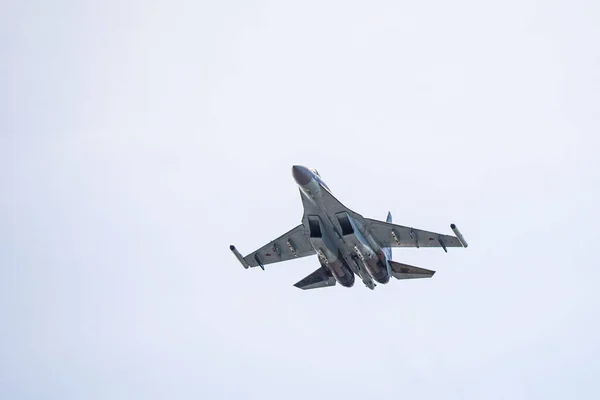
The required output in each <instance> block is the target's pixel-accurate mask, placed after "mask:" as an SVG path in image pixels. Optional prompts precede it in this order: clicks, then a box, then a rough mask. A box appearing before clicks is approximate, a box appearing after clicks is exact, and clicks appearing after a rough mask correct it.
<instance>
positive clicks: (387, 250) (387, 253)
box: [381, 211, 392, 260]
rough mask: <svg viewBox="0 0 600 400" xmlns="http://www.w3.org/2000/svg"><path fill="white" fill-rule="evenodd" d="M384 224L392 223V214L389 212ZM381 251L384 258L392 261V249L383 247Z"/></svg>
mask: <svg viewBox="0 0 600 400" xmlns="http://www.w3.org/2000/svg"><path fill="white" fill-rule="evenodd" d="M385 222H387V223H388V224H391V223H392V213H391V212H389V211H388V214H387V218H386V219H385ZM381 250H382V251H383V254H385V256H386V258H387V259H388V260H391V259H392V248H391V247H383V248H382V249H381Z"/></svg>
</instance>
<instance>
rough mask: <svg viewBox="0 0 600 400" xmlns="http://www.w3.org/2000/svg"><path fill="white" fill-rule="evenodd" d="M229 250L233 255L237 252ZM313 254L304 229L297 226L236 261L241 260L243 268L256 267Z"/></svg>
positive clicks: (302, 226) (313, 251) (233, 249)
mask: <svg viewBox="0 0 600 400" xmlns="http://www.w3.org/2000/svg"><path fill="white" fill-rule="evenodd" d="M231 250H232V251H234V254H235V252H237V250H236V249H235V248H234V247H233V246H232V248H231ZM238 254H239V253H238ZM313 254H316V252H315V250H314V249H313V247H312V246H311V244H310V241H309V239H308V234H307V232H306V228H305V227H304V225H298V226H297V227H295V228H294V229H292V230H291V231H289V232H286V233H284V234H283V235H281V236H280V237H278V238H277V239H275V240H273V241H272V242H270V243H268V244H266V245H264V246H263V247H261V248H260V249H258V250H256V251H253V252H252V253H250V254H248V255H247V256H245V257H243V258H242V257H238V259H240V258H241V259H240V262H241V263H242V265H244V267H247V266H249V267H258V266H261V265H266V264H273V263H277V262H281V261H287V260H293V259H295V258H300V257H306V256H311V255H313ZM236 257H237V255H236Z"/></svg>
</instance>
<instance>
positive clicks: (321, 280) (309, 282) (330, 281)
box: [294, 267, 336, 290]
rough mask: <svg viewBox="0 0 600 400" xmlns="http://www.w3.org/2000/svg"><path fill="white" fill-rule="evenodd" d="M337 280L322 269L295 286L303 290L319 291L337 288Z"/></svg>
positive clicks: (329, 272)
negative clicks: (324, 288) (331, 287)
mask: <svg viewBox="0 0 600 400" xmlns="http://www.w3.org/2000/svg"><path fill="white" fill-rule="evenodd" d="M335 283H336V280H335V278H334V277H333V275H332V274H331V271H329V270H328V269H327V268H325V267H321V268H319V269H318V270H316V271H315V272H313V273H312V274H310V275H308V276H307V277H306V278H304V279H302V280H300V281H299V282H298V283H296V284H295V285H294V286H296V287H297V288H300V289H302V290H308V289H318V288H322V287H328V286H335Z"/></svg>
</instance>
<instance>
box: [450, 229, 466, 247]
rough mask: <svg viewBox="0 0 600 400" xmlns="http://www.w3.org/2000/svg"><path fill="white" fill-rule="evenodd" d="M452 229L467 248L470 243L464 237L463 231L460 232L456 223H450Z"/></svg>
mask: <svg viewBox="0 0 600 400" xmlns="http://www.w3.org/2000/svg"><path fill="white" fill-rule="evenodd" d="M450 229H452V232H454V234H455V235H456V238H457V239H458V241H459V242H460V244H461V245H462V247H465V248H466V247H467V246H469V244H468V243H467V241H466V240H465V238H464V237H463V235H462V233H460V231H459V230H458V228H457V227H456V224H450Z"/></svg>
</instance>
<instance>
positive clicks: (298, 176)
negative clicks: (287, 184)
mask: <svg viewBox="0 0 600 400" xmlns="http://www.w3.org/2000/svg"><path fill="white" fill-rule="evenodd" d="M292 175H294V180H295V181H296V183H297V184H298V185H301V186H304V185H306V184H308V182H310V180H311V179H312V173H311V172H310V171H309V170H308V168H306V167H303V166H302V165H294V166H293V167H292Z"/></svg>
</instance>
